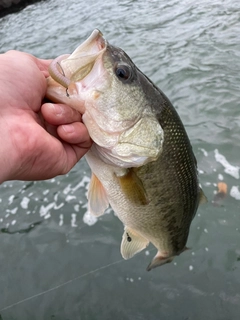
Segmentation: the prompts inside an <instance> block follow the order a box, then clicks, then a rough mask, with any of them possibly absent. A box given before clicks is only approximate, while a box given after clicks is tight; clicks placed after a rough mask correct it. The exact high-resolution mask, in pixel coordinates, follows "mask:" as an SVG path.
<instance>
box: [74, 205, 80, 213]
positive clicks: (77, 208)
mask: <svg viewBox="0 0 240 320" xmlns="http://www.w3.org/2000/svg"><path fill="white" fill-rule="evenodd" d="M73 208H74V210H75V211H76V212H79V210H80V206H79V204H75V206H74V207H73Z"/></svg>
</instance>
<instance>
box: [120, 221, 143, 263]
mask: <svg viewBox="0 0 240 320" xmlns="http://www.w3.org/2000/svg"><path fill="white" fill-rule="evenodd" d="M148 244H149V241H148V240H147V239H145V238H143V237H142V236H141V235H139V234H138V233H137V232H136V231H135V230H132V229H130V228H128V227H125V229H124V233H123V236H122V243H121V254H122V257H123V258H124V259H125V260H127V259H130V258H132V257H133V256H134V255H135V254H136V253H138V252H140V251H142V250H143V249H145V248H146V247H147V246H148Z"/></svg>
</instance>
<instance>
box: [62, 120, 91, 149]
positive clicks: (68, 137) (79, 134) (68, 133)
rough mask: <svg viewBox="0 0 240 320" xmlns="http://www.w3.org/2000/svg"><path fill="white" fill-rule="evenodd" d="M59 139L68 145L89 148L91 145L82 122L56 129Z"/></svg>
mask: <svg viewBox="0 0 240 320" xmlns="http://www.w3.org/2000/svg"><path fill="white" fill-rule="evenodd" d="M57 133H58V135H59V137H60V138H61V139H62V140H64V141H65V142H67V143H69V144H74V145H79V146H81V147H83V148H89V147H90V146H91V144H92V141H91V138H90V136H89V133H88V130H87V128H86V127H85V125H84V124H83V123H82V122H74V123H71V124H65V125H62V126H59V127H58V128H57Z"/></svg>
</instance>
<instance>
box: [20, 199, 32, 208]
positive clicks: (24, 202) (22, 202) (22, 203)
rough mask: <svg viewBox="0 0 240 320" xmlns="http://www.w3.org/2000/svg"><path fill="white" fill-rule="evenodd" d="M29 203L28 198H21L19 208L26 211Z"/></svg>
mask: <svg viewBox="0 0 240 320" xmlns="http://www.w3.org/2000/svg"><path fill="white" fill-rule="evenodd" d="M29 201H30V199H29V198H27V197H23V198H22V201H21V203H20V205H21V207H22V208H23V209H28V204H29Z"/></svg>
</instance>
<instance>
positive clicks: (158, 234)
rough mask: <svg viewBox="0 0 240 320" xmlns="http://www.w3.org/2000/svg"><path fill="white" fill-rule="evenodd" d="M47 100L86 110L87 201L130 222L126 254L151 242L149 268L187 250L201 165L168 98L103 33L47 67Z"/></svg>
mask: <svg viewBox="0 0 240 320" xmlns="http://www.w3.org/2000/svg"><path fill="white" fill-rule="evenodd" d="M49 73H50V77H49V78H48V90H47V97H48V98H49V99H50V100H52V101H54V102H61V103H66V104H68V105H70V106H72V107H73V108H75V109H77V110H78V111H80V112H81V113H82V115H83V116H82V119H83V122H84V123H85V125H86V127H87V129H88V130H89V133H90V136H91V138H92V140H93V141H94V143H93V145H92V147H91V149H90V150H89V151H88V153H87V155H86V159H87V162H88V164H89V166H90V168H91V170H92V178H91V182H90V185H89V190H88V205H89V210H90V212H91V213H92V214H94V215H96V216H100V215H102V214H103V213H104V211H105V210H106V209H107V208H108V206H109V205H111V207H112V209H113V210H114V211H115V213H116V214H117V216H118V217H119V219H120V220H121V221H122V222H123V224H124V233H123V237H122V243H121V254H122V256H123V258H124V259H129V258H131V257H132V256H134V255H135V254H136V253H137V252H140V251H141V250H143V249H144V248H146V247H147V246H148V244H149V243H150V242H151V243H152V244H153V245H154V246H155V247H156V248H157V250H158V252H157V254H156V256H155V257H154V258H153V260H152V261H151V263H150V264H149V266H148V267H147V270H151V269H152V268H155V267H157V266H160V265H162V264H164V263H167V262H170V261H172V259H173V257H174V256H176V255H179V254H180V253H181V252H183V251H184V250H186V242H187V238H188V234H189V228H190V224H191V221H192V219H193V218H194V216H195V214H196V211H197V208H198V205H199V203H200V201H204V199H205V196H204V194H203V192H202V190H201V188H200V187H199V182H198V175H197V163H196V159H195V157H194V154H193V151H192V147H191V144H190V141H189V138H188V136H187V133H186V131H185V129H184V126H183V124H182V121H181V120H180V117H179V116H178V114H177V112H176V110H175V109H174V107H173V106H172V104H171V102H170V101H169V99H168V98H167V97H166V96H165V95H164V93H163V92H162V91H161V90H159V89H158V88H157V87H156V86H155V85H154V84H153V83H152V81H151V80H150V79H148V78H147V77H146V76H145V75H144V74H143V73H142V72H141V71H140V70H139V69H138V68H137V67H136V66H135V65H134V63H133V62H132V60H131V59H130V58H129V57H128V55H127V54H126V53H125V52H124V51H123V50H121V49H120V48H117V47H114V46H112V45H110V44H109V43H108V42H107V40H106V39H105V38H104V37H103V35H102V33H101V32H100V31H99V30H94V31H93V33H92V34H91V36H90V37H89V38H88V39H87V40H86V41H85V42H84V43H82V44H81V45H80V46H79V47H78V48H77V49H76V50H75V51H74V52H73V53H72V54H71V55H64V56H60V57H58V58H57V59H55V60H54V61H53V62H52V64H51V66H50V68H49ZM201 199H202V200H201Z"/></svg>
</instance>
